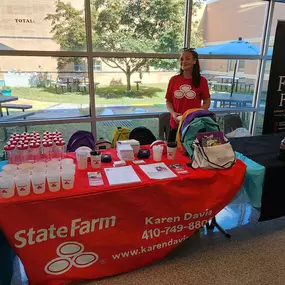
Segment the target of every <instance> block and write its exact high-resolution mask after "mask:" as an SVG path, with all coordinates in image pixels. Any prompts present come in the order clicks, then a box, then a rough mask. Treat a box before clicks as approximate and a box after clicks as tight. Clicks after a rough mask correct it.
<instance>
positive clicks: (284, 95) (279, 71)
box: [263, 21, 285, 134]
mask: <svg viewBox="0 0 285 285" xmlns="http://www.w3.org/2000/svg"><path fill="white" fill-rule="evenodd" d="M284 50H285V21H278V24H277V29H276V34H275V43H274V49H273V55H272V62H271V70H270V76H269V83H268V91H267V99H266V108H265V114H264V121H263V134H272V133H280V132H285V53H284Z"/></svg>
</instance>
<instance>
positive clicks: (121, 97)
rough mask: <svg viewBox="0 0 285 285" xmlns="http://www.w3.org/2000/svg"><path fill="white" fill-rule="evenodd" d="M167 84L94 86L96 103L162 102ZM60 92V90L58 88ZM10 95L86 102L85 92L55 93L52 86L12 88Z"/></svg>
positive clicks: (43, 99) (64, 101)
mask: <svg viewBox="0 0 285 285" xmlns="http://www.w3.org/2000/svg"><path fill="white" fill-rule="evenodd" d="M166 87H167V84H148V85H147V86H146V85H141V86H140V88H139V90H138V91H137V90H136V88H135V87H134V86H133V90H132V91H131V92H126V86H100V87H97V88H96V96H95V98H96V104H111V105H113V104H114V105H115V104H118V105H121V104H160V103H163V102H164V96H165V90H166ZM59 92H61V90H59ZM12 95H15V96H18V97H19V98H20V99H26V100H34V101H44V102H53V103H74V104H88V103H89V95H88V93H87V92H84V91H82V92H65V93H59V94H57V93H56V91H55V89H54V88H24V87H21V88H20V87H19V88H12Z"/></svg>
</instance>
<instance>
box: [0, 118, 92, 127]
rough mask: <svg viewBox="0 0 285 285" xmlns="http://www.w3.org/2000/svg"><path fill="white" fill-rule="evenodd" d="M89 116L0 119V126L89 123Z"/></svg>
mask: <svg viewBox="0 0 285 285" xmlns="http://www.w3.org/2000/svg"><path fill="white" fill-rule="evenodd" d="M90 122H91V118H90V117H77V118H64V119H47V120H21V121H15V120H14V121H5V122H3V121H0V128H1V127H15V126H19V127H20V126H39V125H57V124H72V123H90Z"/></svg>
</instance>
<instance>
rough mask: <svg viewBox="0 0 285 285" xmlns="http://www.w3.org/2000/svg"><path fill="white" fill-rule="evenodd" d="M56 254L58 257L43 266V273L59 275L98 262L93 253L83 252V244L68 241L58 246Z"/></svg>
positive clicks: (96, 256) (97, 257)
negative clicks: (72, 268)
mask: <svg viewBox="0 0 285 285" xmlns="http://www.w3.org/2000/svg"><path fill="white" fill-rule="evenodd" d="M56 253H57V255H58V257H56V258H55V259H53V260H51V261H50V262H49V263H48V264H47V265H46V266H45V272H46V273H47V274H51V275H60V274H63V273H65V272H67V271H68V270H70V269H71V267H72V266H74V267H77V268H84V267H88V266H90V265H92V264H94V263H95V262H97V261H98V259H99V256H98V254H96V253H94V252H84V246H83V244H81V243H79V242H75V241H68V242H64V243H62V244H60V245H59V246H58V247H57V249H56Z"/></svg>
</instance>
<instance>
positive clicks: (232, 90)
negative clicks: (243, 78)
mask: <svg viewBox="0 0 285 285" xmlns="http://www.w3.org/2000/svg"><path fill="white" fill-rule="evenodd" d="M237 62H238V61H237V60H236V63H235V68H234V76H233V81H232V88H231V97H232V96H233V92H234V88H235V78H236V73H237Z"/></svg>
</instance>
